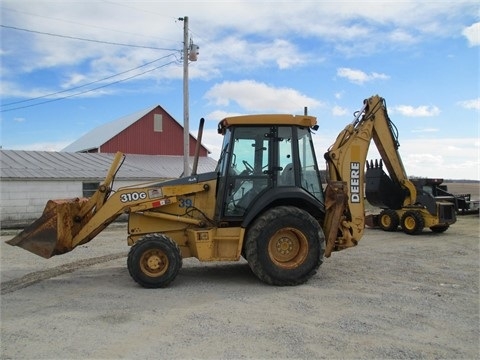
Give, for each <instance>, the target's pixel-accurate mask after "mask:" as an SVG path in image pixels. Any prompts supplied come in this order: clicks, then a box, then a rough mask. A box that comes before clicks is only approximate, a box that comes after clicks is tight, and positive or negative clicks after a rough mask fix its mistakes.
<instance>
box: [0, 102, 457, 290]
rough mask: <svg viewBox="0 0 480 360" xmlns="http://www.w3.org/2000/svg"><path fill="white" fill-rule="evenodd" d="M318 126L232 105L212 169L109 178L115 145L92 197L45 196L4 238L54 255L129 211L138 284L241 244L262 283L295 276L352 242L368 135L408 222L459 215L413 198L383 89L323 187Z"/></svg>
mask: <svg viewBox="0 0 480 360" xmlns="http://www.w3.org/2000/svg"><path fill="white" fill-rule="evenodd" d="M200 129H202V126H200ZM317 129H318V125H317V122H316V118H315V117H312V116H307V115H296V116H294V115H246V116H237V117H228V118H225V119H223V120H222V121H221V122H220V123H219V124H218V132H219V133H220V134H221V135H223V145H222V151H221V155H220V158H219V161H218V164H217V168H216V170H215V171H214V172H210V173H204V174H197V173H196V169H195V165H194V169H193V171H192V174H191V175H190V176H186V177H182V178H179V179H174V180H170V181H166V182H153V183H147V184H139V185H136V186H128V187H122V188H118V189H116V190H114V189H113V188H112V186H113V185H112V184H113V180H114V177H115V174H116V172H117V171H118V169H119V168H120V166H121V164H122V159H123V158H124V156H125V155H124V154H122V153H117V154H116V156H115V159H114V161H113V163H112V165H111V167H110V170H109V171H108V173H107V176H106V178H105V181H104V182H103V183H102V184H101V186H99V188H98V190H97V191H96V192H95V194H94V195H93V196H92V197H91V198H74V199H66V200H50V201H49V202H48V203H47V205H46V207H45V210H44V212H43V214H42V216H41V217H40V218H39V219H38V220H36V221H35V222H34V223H33V224H31V225H30V226H29V227H27V228H25V229H24V230H23V231H22V232H21V233H19V234H18V235H17V236H15V237H14V238H13V239H11V240H9V241H7V243H9V244H10V245H15V246H20V247H22V248H24V249H26V250H28V251H31V252H33V253H35V254H37V255H40V256H42V257H44V258H50V257H51V256H54V255H60V254H64V253H67V252H69V251H71V250H73V249H74V248H75V247H77V246H79V245H82V244H85V243H87V242H89V241H90V240H91V239H93V238H94V237H95V236H96V235H98V234H99V233H100V232H101V231H102V230H103V229H105V228H106V227H107V226H108V225H109V224H110V223H111V222H112V221H114V220H115V219H116V218H117V217H118V216H119V215H121V214H124V213H126V214H128V235H127V243H128V245H130V246H131V248H130V251H129V254H128V258H127V267H128V271H129V273H130V275H131V277H132V278H133V279H134V280H135V281H136V282H137V283H138V284H140V285H141V286H143V287H147V288H159V287H166V286H168V285H169V284H170V283H171V282H172V281H173V280H174V279H175V277H176V276H177V275H178V273H179V271H180V268H181V266H182V259H183V258H188V257H194V258H197V259H198V260H200V261H238V260H239V259H240V257H241V256H243V257H244V258H245V259H246V260H247V262H248V264H249V266H250V268H251V270H252V272H253V273H254V274H255V275H256V276H257V277H258V278H259V279H260V280H261V281H263V282H265V283H267V284H272V285H297V284H302V283H304V282H306V281H307V280H308V279H309V278H310V277H311V276H313V275H314V274H315V273H316V271H317V270H318V268H319V266H320V265H321V264H322V262H323V259H324V257H329V256H330V255H331V254H332V252H334V251H339V250H343V249H347V248H350V247H353V246H355V245H357V244H358V241H359V240H360V239H361V237H362V235H363V231H364V227H365V212H364V196H363V187H364V168H365V164H366V156H367V151H368V147H369V144H370V142H371V140H372V138H373V140H374V141H375V143H376V145H377V147H379V150H380V154H382V158H384V161H385V163H386V164H387V168H388V170H389V172H390V174H394V175H395V179H396V180H398V182H399V183H400V184H401V187H402V189H403V195H404V199H403V201H402V207H401V209H398V211H399V212H402V219H404V218H405V219H404V220H403V222H404V223H405V224H407V225H406V226H408V227H411V228H415V229H418V227H419V226H418V225H415V226H412V225H410V222H411V221H410V220H408V219H410V218H413V219H415V220H417V214H419V215H418V216H422V219H424V221H423V224H425V225H426V226H429V227H431V228H438V227H442V228H444V227H447V226H448V225H449V224H451V223H453V222H454V221H455V217H454V216H455V212H454V209H453V207H451V206H450V207H449V205H447V204H443V203H442V204H438V205H437V207H438V209H439V211H438V212H437V214H436V215H433V214H431V212H430V211H429V210H426V209H425V207H424V206H423V205H421V204H420V203H419V202H418V200H417V193H416V190H415V187H414V186H412V184H411V183H410V182H409V181H408V179H407V178H406V175H405V171H404V169H403V165H402V163H401V160H400V156H399V154H398V151H397V148H398V143H397V142H396V140H395V138H394V136H393V133H392V127H391V123H390V121H389V120H388V116H387V112H386V108H385V103H384V100H383V99H382V98H381V97H379V96H373V97H371V98H369V99H367V100H365V101H364V106H363V108H362V110H360V111H359V112H358V113H357V115H356V117H355V119H354V121H353V122H352V123H351V124H349V125H348V126H347V127H346V128H345V129H344V130H343V131H342V132H341V133H340V134H339V136H338V138H337V140H336V141H335V143H334V144H333V145H332V147H331V148H330V149H329V150H328V151H327V153H326V154H325V159H326V161H327V167H328V174H329V179H328V185H327V186H326V189H325V191H324V190H323V188H322V181H321V177H320V171H319V167H318V164H317V159H316V156H315V151H314V146H313V141H312V133H313V131H316V130H317ZM199 132H200V130H199ZM199 138H201V134H199ZM196 157H198V153H197V154H196ZM194 164H196V161H195V162H194ZM378 191H383V189H382V188H380V187H379V188H378ZM379 198H380V196H379ZM450 205H452V204H450ZM440 210H441V211H440ZM449 210H450V211H449ZM403 214H407V215H403Z"/></svg>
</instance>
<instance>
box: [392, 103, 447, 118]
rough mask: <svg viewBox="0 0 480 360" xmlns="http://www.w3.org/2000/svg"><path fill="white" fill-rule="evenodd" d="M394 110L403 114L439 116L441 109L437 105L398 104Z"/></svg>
mask: <svg viewBox="0 0 480 360" xmlns="http://www.w3.org/2000/svg"><path fill="white" fill-rule="evenodd" d="M392 110H394V112H396V113H400V114H402V115H403V116H410V117H429V116H437V115H438V114H440V109H439V108H438V107H436V106H428V105H422V106H418V107H413V106H410V105H397V106H395V107H394V108H393V109H392Z"/></svg>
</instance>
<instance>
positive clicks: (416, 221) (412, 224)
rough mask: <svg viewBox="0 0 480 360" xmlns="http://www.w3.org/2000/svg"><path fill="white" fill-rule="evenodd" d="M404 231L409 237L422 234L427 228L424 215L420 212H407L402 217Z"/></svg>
mask: <svg viewBox="0 0 480 360" xmlns="http://www.w3.org/2000/svg"><path fill="white" fill-rule="evenodd" d="M401 226H402V230H403V231H404V232H405V233H406V234H408V235H416V234H420V233H421V232H422V230H423V228H424V227H425V221H424V220H423V217H422V214H421V213H420V212H418V211H407V212H405V213H404V214H403V215H402V219H401Z"/></svg>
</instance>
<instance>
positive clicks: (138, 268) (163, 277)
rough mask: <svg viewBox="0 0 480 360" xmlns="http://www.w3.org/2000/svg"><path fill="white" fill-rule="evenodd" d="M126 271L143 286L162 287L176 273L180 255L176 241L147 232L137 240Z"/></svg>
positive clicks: (129, 254) (129, 256)
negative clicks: (147, 233)
mask: <svg viewBox="0 0 480 360" xmlns="http://www.w3.org/2000/svg"><path fill="white" fill-rule="evenodd" d="M127 266H128V272H129V273H130V276H131V277H132V278H133V280H135V281H136V282H137V283H138V284H140V285H141V286H143V287H145V288H163V287H166V286H168V285H169V284H170V283H171V282H172V281H173V280H174V279H175V277H176V276H177V275H178V272H179V270H180V268H181V267H182V256H181V253H180V249H179V248H178V245H177V243H176V242H174V241H173V240H172V239H170V238H169V237H168V236H165V235H161V234H149V235H146V236H145V237H143V238H142V239H141V240H139V241H137V242H136V243H135V244H134V245H133V246H132V247H131V249H130V252H129V253H128V259H127Z"/></svg>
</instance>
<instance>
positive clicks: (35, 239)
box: [7, 198, 88, 259]
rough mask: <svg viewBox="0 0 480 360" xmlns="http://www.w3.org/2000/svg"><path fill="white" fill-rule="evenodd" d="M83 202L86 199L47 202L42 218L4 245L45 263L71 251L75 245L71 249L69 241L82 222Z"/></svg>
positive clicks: (71, 245) (71, 244)
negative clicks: (30, 254)
mask: <svg viewBox="0 0 480 360" xmlns="http://www.w3.org/2000/svg"><path fill="white" fill-rule="evenodd" d="M87 201H88V199H86V198H81V199H79V198H75V199H68V200H49V201H48V202H47V205H46V206H45V209H44V210H43V214H42V216H41V217H40V218H39V219H37V220H36V221H35V222H33V223H32V224H31V225H29V226H28V227H26V228H25V229H24V230H23V231H22V232H21V233H19V234H18V235H17V236H15V237H14V238H13V239H11V240H9V241H7V244H9V245H12V246H19V247H21V248H23V249H25V250H28V251H30V252H32V253H34V254H36V255H39V256H42V257H44V258H46V259H48V258H50V257H52V256H53V255H59V254H64V253H67V252H69V251H71V250H73V248H74V247H75V246H76V245H78V244H76V245H75V246H73V243H72V239H73V238H74V237H75V235H76V234H77V233H78V232H79V231H80V229H81V227H82V225H83V223H84V221H85V220H86V219H85V218H83V219H82V217H80V209H81V207H82V205H83V204H85V203H86V202H87Z"/></svg>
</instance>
